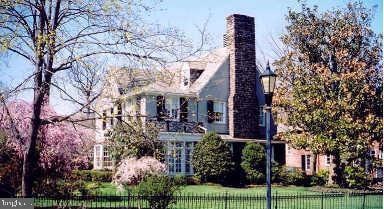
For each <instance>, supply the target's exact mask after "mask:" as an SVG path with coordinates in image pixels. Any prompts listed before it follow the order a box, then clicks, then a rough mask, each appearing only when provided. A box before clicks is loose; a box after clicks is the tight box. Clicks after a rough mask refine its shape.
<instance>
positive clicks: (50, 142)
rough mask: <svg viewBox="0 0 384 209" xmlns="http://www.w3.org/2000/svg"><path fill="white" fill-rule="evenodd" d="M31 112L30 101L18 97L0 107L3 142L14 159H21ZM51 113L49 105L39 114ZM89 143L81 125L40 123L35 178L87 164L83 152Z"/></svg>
mask: <svg viewBox="0 0 384 209" xmlns="http://www.w3.org/2000/svg"><path fill="white" fill-rule="evenodd" d="M31 115H32V105H31V104H29V103H27V102H25V101H22V100H17V101H13V102H10V103H8V104H6V105H3V106H1V109H0V131H1V132H3V133H5V135H6V138H7V142H6V146H8V148H9V149H11V150H12V151H13V152H14V153H16V155H15V156H14V157H15V158H18V159H17V161H18V162H22V160H23V150H25V149H26V147H25V145H26V144H27V143H26V142H27V140H29V139H30V136H29V134H30V131H29V130H30V125H31V122H30V120H31ZM55 115H57V114H56V113H55V111H54V110H53V109H52V108H51V107H49V106H46V107H44V108H43V112H42V118H50V117H52V116H55ZM92 144H93V143H92V138H91V131H90V130H89V129H86V128H84V127H77V126H74V125H73V124H71V123H68V122H61V123H51V124H48V125H44V126H42V127H41V128H40V130H39V137H38V149H39V150H40V152H39V156H37V157H38V161H37V162H36V166H37V168H38V169H36V172H37V173H38V174H39V175H41V176H39V178H41V177H42V176H43V177H45V178H46V179H47V178H48V179H56V178H62V177H65V176H67V175H68V174H69V173H70V172H71V171H72V170H73V169H79V168H86V167H88V163H89V162H88V161H89V160H88V157H87V154H88V153H89V151H90V150H89V149H90V148H91V147H92ZM10 172H11V171H10ZM20 183H21V181H20Z"/></svg>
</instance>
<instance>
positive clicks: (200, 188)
mask: <svg viewBox="0 0 384 209" xmlns="http://www.w3.org/2000/svg"><path fill="white" fill-rule="evenodd" d="M131 189H132V190H133V187H132V188H131ZM132 190H131V191H132ZM265 191H266V188H265V186H253V187H247V188H234V187H223V186H221V185H214V184H203V185H187V186H183V187H182V188H181V190H180V194H225V193H228V194H234V195H252V194H264V193H265ZM96 192H97V193H98V194H105V195H108V194H109V195H113V194H115V193H116V194H118V195H121V194H123V195H124V194H127V193H128V191H121V190H118V189H117V187H116V186H115V185H113V184H111V183H106V182H104V183H101V184H100V185H99V188H98V189H96ZM272 192H273V193H274V194H275V193H277V194H297V193H299V194H316V193H317V192H314V191H313V190H311V188H310V187H298V186H272Z"/></svg>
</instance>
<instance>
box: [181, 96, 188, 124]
mask: <svg viewBox="0 0 384 209" xmlns="http://www.w3.org/2000/svg"><path fill="white" fill-rule="evenodd" d="M180 121H181V122H188V100H187V99H186V98H185V97H180Z"/></svg>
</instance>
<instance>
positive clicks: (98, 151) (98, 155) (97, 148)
mask: <svg viewBox="0 0 384 209" xmlns="http://www.w3.org/2000/svg"><path fill="white" fill-rule="evenodd" d="M101 148H102V146H101V145H99V144H98V145H95V146H94V152H95V154H94V161H95V162H94V164H95V165H94V166H95V168H101Z"/></svg>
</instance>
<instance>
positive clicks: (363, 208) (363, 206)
mask: <svg viewBox="0 0 384 209" xmlns="http://www.w3.org/2000/svg"><path fill="white" fill-rule="evenodd" d="M361 208H362V209H365V191H364V192H363V205H362V206H361Z"/></svg>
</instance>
